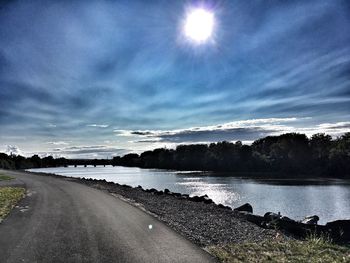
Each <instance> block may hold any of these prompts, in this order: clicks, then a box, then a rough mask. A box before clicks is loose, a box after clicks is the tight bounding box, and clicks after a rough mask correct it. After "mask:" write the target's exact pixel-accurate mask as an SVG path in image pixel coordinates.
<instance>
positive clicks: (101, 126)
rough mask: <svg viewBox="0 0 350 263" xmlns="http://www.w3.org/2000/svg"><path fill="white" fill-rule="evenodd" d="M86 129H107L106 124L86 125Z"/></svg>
mask: <svg viewBox="0 0 350 263" xmlns="http://www.w3.org/2000/svg"><path fill="white" fill-rule="evenodd" d="M86 126H87V127H96V128H107V127H109V125H108V124H88V125H86Z"/></svg>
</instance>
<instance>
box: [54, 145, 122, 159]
mask: <svg viewBox="0 0 350 263" xmlns="http://www.w3.org/2000/svg"><path fill="white" fill-rule="evenodd" d="M127 152H128V150H126V149H122V148H115V147H111V146H105V145H89V146H71V147H64V148H55V149H53V151H52V152H51V154H54V155H59V156H64V157H67V158H77V159H79V158H82V159H85V158H88V159H89V158H112V157H113V156H116V155H122V154H124V153H127Z"/></svg>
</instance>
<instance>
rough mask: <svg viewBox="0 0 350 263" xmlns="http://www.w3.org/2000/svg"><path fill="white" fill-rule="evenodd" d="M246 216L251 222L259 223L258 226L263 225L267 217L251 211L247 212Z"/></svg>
mask: <svg viewBox="0 0 350 263" xmlns="http://www.w3.org/2000/svg"><path fill="white" fill-rule="evenodd" d="M244 217H245V219H247V220H248V221H249V222H251V223H254V224H256V225H258V226H263V224H264V222H265V218H264V217H263V216H259V215H253V214H251V213H247V214H245V215H244Z"/></svg>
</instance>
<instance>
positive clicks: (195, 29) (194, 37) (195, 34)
mask: <svg viewBox="0 0 350 263" xmlns="http://www.w3.org/2000/svg"><path fill="white" fill-rule="evenodd" d="M214 25H215V17H214V13H212V12H211V11H209V10H206V9H204V8H196V9H193V10H190V11H189V12H188V13H187V15H186V18H185V22H184V28H183V30H184V35H185V36H186V38H187V39H189V40H191V41H193V42H194V43H197V44H203V43H205V42H207V41H208V40H209V39H210V38H211V36H212V34H213V30H214Z"/></svg>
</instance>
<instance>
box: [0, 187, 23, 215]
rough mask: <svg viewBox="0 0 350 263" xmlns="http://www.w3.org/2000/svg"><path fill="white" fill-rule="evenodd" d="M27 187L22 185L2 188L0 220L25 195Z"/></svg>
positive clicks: (0, 190)
mask: <svg viewBox="0 0 350 263" xmlns="http://www.w3.org/2000/svg"><path fill="white" fill-rule="evenodd" d="M24 193H25V189H24V188H21V187H1V188H0V221H1V219H3V218H5V216H6V215H7V214H8V213H9V212H10V211H11V209H12V208H13V207H14V206H15V205H16V204H17V202H18V201H19V200H21V199H22V198H23V197H24Z"/></svg>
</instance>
